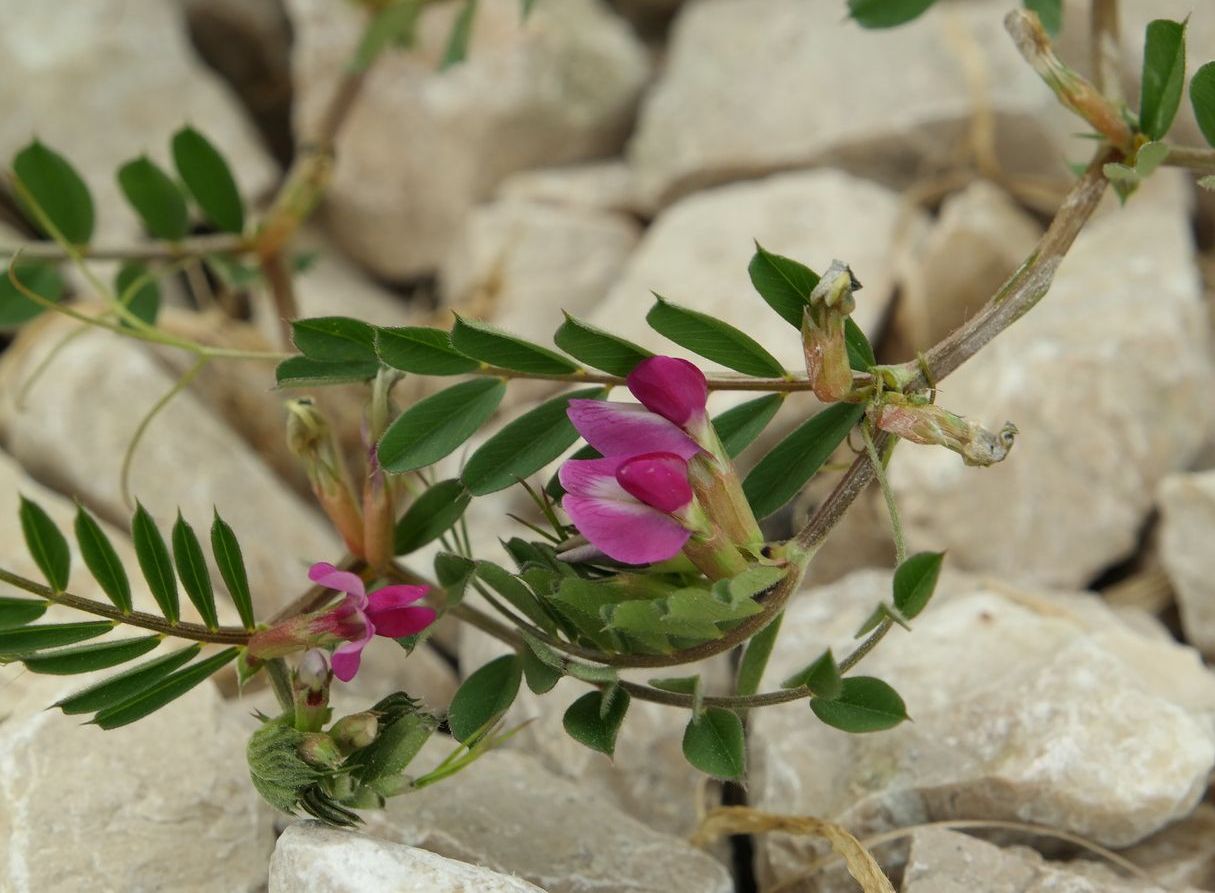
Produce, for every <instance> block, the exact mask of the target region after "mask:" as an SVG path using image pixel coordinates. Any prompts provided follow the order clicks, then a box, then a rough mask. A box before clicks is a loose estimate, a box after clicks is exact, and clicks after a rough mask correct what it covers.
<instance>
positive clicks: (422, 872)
mask: <svg viewBox="0 0 1215 893" xmlns="http://www.w3.org/2000/svg"><path fill="white" fill-rule="evenodd" d="M301 890H308V891H309V893H369V891H372V890H381V891H388V890H391V891H393V893H529V891H530V893H544V891H543V890H541V889H540V888H539V887H537V886H535V885H534V884H529V883H528V882H527V881H524V880H520V879H519V878H515V877H509V876H508V875H504V874H499V873H498V872H496V871H489V870H488V869H485V868H478V867H477V866H475V865H468V864H465V863H463V862H457V861H455V860H454V859H444V858H443V857H442V856H436V855H435V854H434V853H429V852H427V851H426V850H420V849H416V848H414V847H410V846H402V845H401V844H398V843H388V842H387V841H384V840H377V839H376V838H374V837H368V836H367V835H365V834H356V833H355V832H353V831H339V830H337V829H335V828H327V827H325V826H324V825H322V824H320V823H318V822H301V823H299V824H295V825H292V826H291V827H289V828H288V829H287V830H286V831H284V832H283V834H282V836H281V837H279V839H278V843H277V844H275V847H274V856H273V858H272V859H271V860H270V890H269V893H298V891H301Z"/></svg>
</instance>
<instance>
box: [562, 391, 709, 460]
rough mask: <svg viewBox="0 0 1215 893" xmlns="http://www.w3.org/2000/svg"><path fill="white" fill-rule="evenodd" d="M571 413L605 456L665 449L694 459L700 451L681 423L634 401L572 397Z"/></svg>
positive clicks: (575, 425) (581, 432)
mask: <svg viewBox="0 0 1215 893" xmlns="http://www.w3.org/2000/svg"><path fill="white" fill-rule="evenodd" d="M567 413H568V414H569V417H570V421H571V422H573V423H574V427H575V428H577V429H578V433H579V434H581V435H582V437H583V439H585V440H586V442H587V443H589V444H590V445H591V446H593V447H594V448H595V449H597V450H599V452H601V453H603V455H605V456H635V455H637V454H638V453H654V452H661V453H674V454H675V455H677V456H679V457H680V458H681V459H691V458H692V457H693V456H695V455H696V454H697V453H699V452H700V447H699V446H697V445H696V441H694V440H692V438H690V437H688V435H687V434H685V433H684V432H683V431H681V430H680V429H679V427H678V426H677V425H675V424H673V423H672V422H669V421H667V420H666V419H664V418H663V417H662V416H660V415H656V414H654V413H652V412H650V411H649V410H648V409H646V408H645V407H644V406H638V405H636V404H634V403H609V402H607V401H606V400H571V401H570V404H569V409H568V410H567Z"/></svg>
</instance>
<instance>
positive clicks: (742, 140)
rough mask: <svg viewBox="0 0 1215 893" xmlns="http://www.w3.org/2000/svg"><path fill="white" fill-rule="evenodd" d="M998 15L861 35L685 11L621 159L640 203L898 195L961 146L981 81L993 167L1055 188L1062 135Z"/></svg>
mask: <svg viewBox="0 0 1215 893" xmlns="http://www.w3.org/2000/svg"><path fill="white" fill-rule="evenodd" d="M1006 12H1007V4H1004V3H1000V2H994V0H984V2H963V3H951V4H948V5H946V4H940V5H938V6H937V7H936V8H934V9H932V10H930V11H929V12H928V13H927V14H925V15H923V16H922V17H921V18H920V19H918V20H916V21H915V22H912V23H910V24H907V25H904V26H901V27H899V28H895V29H888V30H877V31H866V30H864V29H861V28H860V27H859V26H857V25H856V24H855V23H853V22H851V21H849V20H848V19H847V18H846V17H845V15H844V13H843V11H842V10H841V9H840V8H839V6H838V4H832V3H815V4H811V5H807V4H805V3H802V2H800V0H775V2H769V0H703V2H699V3H690V4H686V5H685V6H684V7H683V8H682V10H681V12H680V15H679V17H678V19H677V20H676V22H675V26H674V29H673V35H672V38H671V43H670V48H669V58H668V61H667V65H666V68H665V70H664V73H663V75H662V77H661V79H660V80H659V82H658V84H657V85H656V86H655V88H654V89H653V91H652V92H651V93H650V94H649V96H648V97H647V99H646V102H645V104H644V106H643V108H642V113H641V119H640V122H639V125H638V130H637V132H636V134H635V136H634V137H633V139H632V141H631V142H630V144H629V147H628V157H629V160H630V162H631V163H632V165H633V168H634V170H635V172H636V178H637V190H638V196H639V198H640V200H641V201H642V202H643V203H644V204H645V205H647V206H651V207H653V206H661V205H662V204H665V203H667V202H669V201H670V200H671V199H673V198H675V197H677V196H679V195H683V194H686V193H688V192H690V191H692V190H695V189H699V188H702V187H704V186H706V185H710V184H713V183H720V182H723V181H726V180H731V179H738V178H742V177H753V176H756V175H759V174H765V173H770V172H772V171H775V170H783V169H787V168H790V167H807V166H814V165H823V164H838V165H844V166H846V167H848V168H849V169H850V170H853V171H856V172H858V173H863V174H866V175H873V176H877V177H878V178H879V179H883V180H887V181H891V182H900V183H906V182H908V181H909V180H911V179H912V178H914V177H915V176H916V175H917V173H921V172H924V171H927V170H930V169H932V168H933V167H940V166H941V165H942V164H944V163H947V162H949V161H950V159H951V155H952V156H954V157H956V155H957V153H958V151H959V149H960V148H961V147H963V146H964V145H965V141H966V139H967V128H968V127H969V126H970V122H971V119H972V116H973V114H974V98H973V93H972V91H973V89H974V88H973V86H972V85H973V84H974V83H976V81H977V79H978V78H980V77H981V78H982V82H983V85H984V88H985V91H986V99H987V101H988V102H989V103H990V108H991V110H992V111H993V112H994V117H995V127H996V133H995V138H996V146H997V151H998V154H999V155H1000V157H1001V159H1002V160H1004V161H1006V163H1008V165H1009V166H1010V167H1013V168H1018V167H1019V168H1025V167H1026V164H1027V160H1028V164H1029V165H1030V166H1032V168H1033V169H1034V170H1035V172H1037V173H1044V172H1045V173H1056V174H1058V173H1061V172H1062V167H1061V161H1062V156H1061V153H1060V150H1059V146H1058V142H1059V140H1060V135H1066V134H1068V133H1070V132H1072V131H1073V130H1074V129H1075V124H1074V119H1071V120H1069V119H1068V114H1067V113H1066V112H1063V111H1062V110H1061V108H1060V107H1059V106H1058V103H1057V102H1056V100H1055V98H1054V96H1053V95H1052V94H1051V92H1050V91H1049V90H1047V89H1044V88H1043V85H1042V83H1041V82H1040V81H1039V80H1038V78H1037V76H1036V75H1035V74H1034V73H1033V71H1032V70H1031V69H1030V67H1029V66H1028V65H1026V64H1025V62H1024V61H1023V60H1022V59H1021V57H1020V55H1019V54H1018V53H1017V51H1016V49H1015V48H1014V46H1013V44H1012V41H1011V40H1009V38H1008V35H1007V34H1006V33H1005V32H1004V27H1003V22H1002V20H1003V17H1004V14H1005V13H1006ZM976 59H977V60H982V61H981V62H979V63H978V64H977V65H976V63H975V61H974V60H976ZM980 66H982V68H981V69H980ZM790 97H797V99H796V100H795V101H792V102H791V100H790ZM861 281H862V282H864V281H865V280H864V276H863V275H862V276H861Z"/></svg>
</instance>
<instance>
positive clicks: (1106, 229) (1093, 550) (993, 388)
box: [891, 172, 1212, 587]
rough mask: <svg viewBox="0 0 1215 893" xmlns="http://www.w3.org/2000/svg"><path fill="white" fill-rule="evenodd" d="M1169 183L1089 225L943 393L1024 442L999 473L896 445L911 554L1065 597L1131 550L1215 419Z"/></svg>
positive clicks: (1198, 314) (1179, 206) (1189, 247)
mask: <svg viewBox="0 0 1215 893" xmlns="http://www.w3.org/2000/svg"><path fill="white" fill-rule="evenodd" d="M1167 174H1168V172H1161V173H1160V174H1158V175H1157V176H1156V177H1153V179H1152V181H1150V182H1149V183H1148V184H1147V187H1145V189H1144V191H1143V194H1141V195H1137V196H1135V198H1133V199H1132V200H1131V202H1130V203H1129V204H1128V205H1127V207H1126V208H1125V209H1123V210H1118V209H1116V208H1113V207H1111V209H1110V210H1108V211H1107V212H1105V213H1103V214H1102V215H1101V216H1099V217H1098V218H1096V219H1095V220H1093V221H1092V222H1091V223H1090V224H1089V226H1088V227H1087V228H1086V229H1085V230H1084V231H1083V232H1082V233H1081V234H1080V237H1079V238H1078V239H1077V240H1076V243H1075V245H1074V247H1073V248H1072V250H1071V251H1070V252H1069V253H1068V255H1067V257H1065V258H1064V260H1063V263H1062V265H1061V266H1060V267H1059V270H1058V275H1057V277H1056V279H1055V282H1054V285H1053V286H1052V287H1051V289H1050V291H1049V292H1048V293H1047V295H1046V296H1045V297H1044V298H1043V299H1042V301H1041V302H1040V303H1039V304H1038V306H1036V307H1034V308H1033V310H1031V311H1030V312H1029V313H1028V314H1027V315H1026V316H1025V317H1024V318H1023V319H1021V320H1020V321H1018V322H1017V323H1016V324H1015V325H1013V326H1012V327H1011V328H1010V329H1008V330H1007V331H1006V332H1003V333H1002V334H1000V335H999V336H998V337H997V338H996V339H995V340H994V341H992V342H991V343H990V344H989V345H987V346H986V347H985V348H984V349H983V350H982V351H981V352H980V353H979V354H978V355H977V356H975V357H974V358H973V359H971V360H970V361H968V362H967V363H966V364H965V365H964V366H962V367H961V368H960V369H959V370H958V371H957V372H956V373H955V374H953V375H951V376H950V377H949V379H948V380H947V381H945V382H943V383H942V388H941V392H940V398H939V401H938V402H939V403H940V404H941V405H943V406H945V407H947V408H948V409H950V410H952V411H954V412H958V413H961V414H962V415H965V416H969V417H972V418H975V419H977V420H978V421H980V422H982V423H984V424H987V425H989V426H992V427H998V426H999V425H1001V424H1002V423H1003V422H1004V421H1005V420H1011V421H1012V422H1014V423H1015V424H1016V425H1017V426H1018V428H1019V429H1020V432H1021V433H1020V436H1019V437H1018V438H1017V442H1016V446H1015V447H1014V448H1013V451H1012V453H1011V454H1010V455H1009V457H1008V458H1007V459H1006V460H1004V462H1002V463H1000V464H999V465H996V466H993V467H991V468H982V469H974V468H968V467H966V466H965V465H964V464H963V463H962V461H961V459H960V458H959V457H958V456H957V455H955V454H954V453H951V452H949V451H947V450H944V449H940V448H931V447H923V446H912V445H907V446H904V447H902V448H900V450H899V452H898V454H897V456H896V457H895V460H894V462H893V463H892V466H891V480H892V482H893V485H894V488H895V490H896V493H897V495H898V497H899V502H900V505H901V507H902V510H903V520H904V523H905V525H906V527H907V532H908V539H909V543H910V545H911V547H912V548H913V549H923V548H930V549H946V550H948V552H949V556H950V559H951V560H952V561H954V562H955V563H956V564H957V565H958V566H959V567H962V568H965V569H971V570H979V571H984V572H991V573H996V574H1000V575H1002V576H1004V577H1005V578H1010V579H1014V578H1018V577H1020V578H1022V579H1026V580H1031V581H1034V582H1035V583H1042V584H1047V585H1052V586H1060V587H1079V586H1084V585H1086V584H1087V583H1088V582H1089V581H1090V580H1091V579H1092V578H1093V577H1094V576H1095V575H1097V574H1098V573H1099V572H1100V571H1102V570H1103V569H1104V568H1106V567H1107V566H1109V565H1111V564H1113V563H1115V562H1117V561H1119V560H1120V559H1122V558H1124V557H1126V556H1127V555H1128V554H1129V553H1130V552H1131V551H1132V550H1133V549H1134V547H1135V543H1136V541H1137V538H1138V535H1139V532H1140V529H1141V527H1142V525H1143V523H1144V522H1145V520H1146V519H1147V516H1148V514H1149V512H1150V511H1151V508H1152V503H1153V494H1154V491H1155V488H1156V486H1157V484H1158V483H1159V482H1160V480H1161V479H1162V478H1163V477H1164V476H1165V475H1167V474H1168V473H1170V472H1172V471H1177V470H1179V469H1182V468H1185V467H1187V466H1188V465H1189V463H1190V462H1191V461H1192V459H1193V458H1194V457H1195V456H1196V455H1197V454H1198V452H1199V450H1200V449H1201V448H1202V445H1203V444H1204V443H1205V442H1206V439H1207V433H1208V431H1209V430H1210V425H1211V419H1212V405H1211V402H1210V401H1209V400H1208V399H1207V389H1208V387H1207V386H1208V382H1209V380H1210V375H1211V364H1210V360H1209V357H1208V335H1207V312H1206V308H1205V306H1204V304H1203V301H1202V290H1201V284H1200V282H1199V278H1198V273H1197V270H1196V269H1195V266H1194V247H1193V243H1192V238H1191V235H1190V225H1189V221H1188V219H1187V214H1186V207H1185V204H1184V201H1183V200H1180V193H1179V192H1178V191H1177V190H1176V189H1174V188H1173V187H1174V186H1177V185H1180V184H1179V183H1178V182H1177V180H1175V179H1173V178H1171V177H1169V176H1167Z"/></svg>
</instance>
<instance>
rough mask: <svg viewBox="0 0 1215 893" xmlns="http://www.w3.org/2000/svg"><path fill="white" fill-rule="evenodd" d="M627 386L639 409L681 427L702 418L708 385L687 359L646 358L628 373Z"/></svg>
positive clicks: (702, 374)
mask: <svg viewBox="0 0 1215 893" xmlns="http://www.w3.org/2000/svg"><path fill="white" fill-rule="evenodd" d="M628 385H629V390H630V391H632V393H633V396H634V397H636V398H637V399H638V400H640V401H641V405H642V406H644V407H645V408H646V409H648V410H650V412H655V413H657V414H658V415H660V416H662V417H663V418H664V419H667V420H668V421H670V422H673V423H674V424H676V425H678V426H679V427H681V428H688V427H691V426H694V425H695V424H696V423H698V422H699V421H700V420H701V419H703V418H704V414H705V404H706V403H707V402H708V399H709V389H708V385H707V383H706V382H705V376H704V373H703V372H701V371H700V370H699V369H698V368H696V366H695V364H693V363H689V362H688V361H687V360H681V359H679V358H677V357H662V356H659V357H649V358H648V359H645V360H642V361H641V362H640V363H638V364H637V365H636V366H635V367H634V368H633V371H632V372H630V373H629V377H628ZM685 458H687V457H685Z"/></svg>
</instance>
